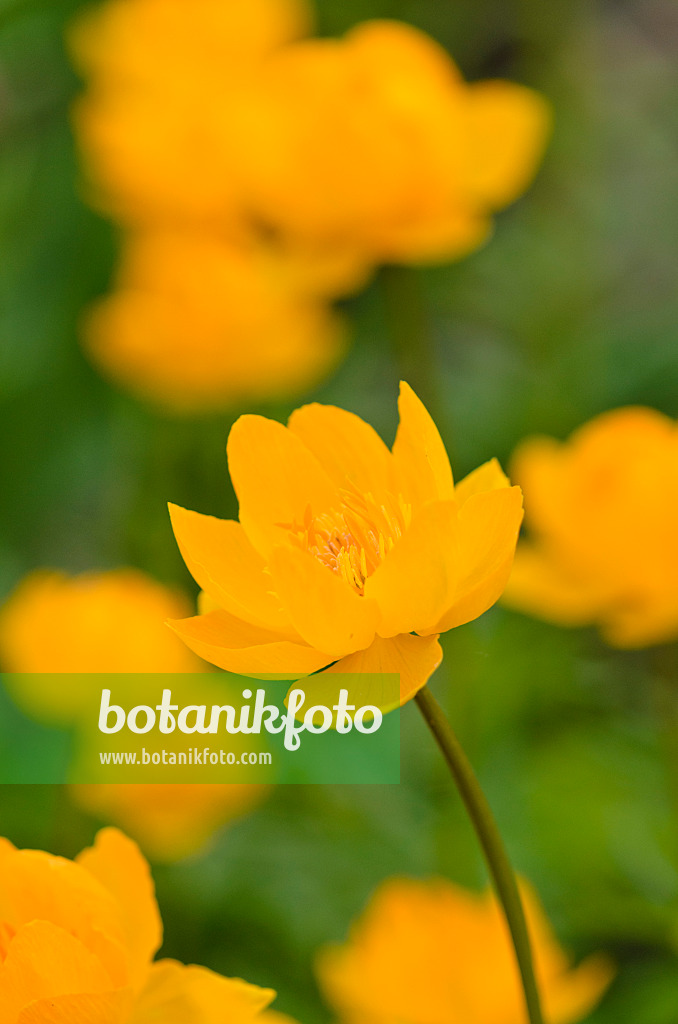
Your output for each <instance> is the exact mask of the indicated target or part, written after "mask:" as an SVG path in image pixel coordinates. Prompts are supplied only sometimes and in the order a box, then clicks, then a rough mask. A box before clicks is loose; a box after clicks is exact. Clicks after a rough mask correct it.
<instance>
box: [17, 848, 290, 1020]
mask: <svg viewBox="0 0 678 1024" xmlns="http://www.w3.org/2000/svg"><path fill="white" fill-rule="evenodd" d="M161 941H162V923H161V920H160V915H159V912H158V906H157V903H156V900H155V895H154V891H153V882H152V880H151V877H150V874H149V870H148V865H147V864H146V862H145V861H144V859H143V857H142V855H141V853H140V852H139V850H138V848H137V847H136V846H135V844H134V843H133V842H132V841H131V840H130V839H127V838H126V837H125V836H124V835H123V834H122V833H121V832H118V831H117V830H116V829H106V830H104V831H103V832H100V833H99V835H98V836H97V839H96V843H95V845H94V846H93V847H92V848H91V849H88V850H85V851H83V853H81V854H80V855H79V856H78V857H76V859H75V861H70V860H65V859H64V858H62V857H52V856H50V855H49V854H47V853H43V852H41V851H36V850H17V849H15V848H14V847H13V846H12V844H11V843H10V842H8V841H7V840H6V839H0V1020H1V1021H2V1024H91V1022H93V1021H96V1024H155V1022H157V1021H162V1024H223V1021H225V1020H228V1021H229V1024H250V1022H254V1021H255V1018H258V1017H259V1015H260V1013H261V1011H262V1010H264V1008H265V1007H266V1006H267V1005H268V1003H269V1002H270V1001H271V999H272V997H273V996H274V993H273V992H271V991H270V990H267V989H261V988H256V987H255V986H253V985H248V984H246V983H245V982H244V981H240V980H235V979H230V978H224V977H222V976H221V975H218V974H214V973H213V972H212V971H209V970H206V969H205V968H204V967H195V966H191V967H185V966H184V965H183V964H179V963H177V962H176V961H174V960H160V961H156V962H152V960H153V956H154V955H155V953H156V951H157V950H158V948H159V946H160V944H161ZM264 1020H265V1017H264ZM264 1020H262V1022H261V1024H264Z"/></svg>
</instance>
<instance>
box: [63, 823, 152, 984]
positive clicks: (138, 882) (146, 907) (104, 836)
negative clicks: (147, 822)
mask: <svg viewBox="0 0 678 1024" xmlns="http://www.w3.org/2000/svg"><path fill="white" fill-rule="evenodd" d="M75 860H76V864H79V865H80V867H82V868H84V869H85V871H87V872H88V873H89V874H90V875H92V876H93V877H94V878H96V879H97V881H99V882H101V884H102V885H103V886H104V887H105V888H106V889H107V890H108V892H110V894H111V895H112V896H113V898H114V899H115V901H116V903H117V905H118V906H119V907H120V909H121V911H122V913H123V926H124V928H125V932H126V936H125V938H126V943H125V945H126V948H127V949H128V950H129V954H130V968H131V981H132V984H135V985H136V984H139V983H140V981H141V978H142V977H143V975H144V973H145V971H146V969H147V966H148V963H149V961H150V960H152V959H153V957H154V955H155V953H156V952H157V951H158V949H159V948H160V944H161V942H162V921H161V920H160V912H159V911H158V904H157V903H156V899H155V887H154V885H153V879H152V878H151V872H150V869H149V866H148V863H147V861H146V859H145V858H144V856H143V854H142V853H141V851H140V849H139V847H138V846H137V844H136V843H135V842H133V841H132V840H131V839H128V838H127V836H126V835H124V834H123V833H122V832H120V831H119V830H118V829H117V828H105V829H102V830H101V831H100V832H99V833H98V834H97V837H96V840H95V842H94V846H92V847H90V848H88V849H86V850H83V851H82V853H80V854H78V856H77V857H76V858H75Z"/></svg>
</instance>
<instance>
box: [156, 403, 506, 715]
mask: <svg viewBox="0 0 678 1024" xmlns="http://www.w3.org/2000/svg"><path fill="white" fill-rule="evenodd" d="M399 410H400V426H399V428H398V433H397V436H396V440H395V444H394V445H393V450H392V451H389V449H388V448H387V447H386V445H385V444H384V443H383V441H382V440H381V439H380V438H379V436H378V435H377V434H376V433H375V431H374V430H373V429H372V428H371V427H370V426H369V425H368V424H367V423H365V422H363V420H361V419H360V418H359V417H358V416H354V415H353V414H352V413H349V412H345V411H344V410H343V409H338V408H335V407H334V406H323V405H307V406H304V407H303V408H301V409H298V410H297V411H296V412H294V413H293V414H292V416H291V417H290V420H289V424H288V426H287V427H284V426H282V425H281V424H280V423H276V422H274V421H273V420H268V419H265V418H264V417H262V416H242V417H241V418H240V419H239V420H238V421H237V422H236V423H235V425H234V426H233V428H232V430H231V433H230V436H229V439H228V461H229V468H230V473H231V478H232V481H233V486H234V488H235V491H236V494H237V496H238V500H239V503H240V522H234V521H231V520H221V519H215V518H213V517H211V516H205V515H199V514H198V513H196V512H189V511H186V510H185V509H182V508H178V507H176V506H174V507H172V509H171V511H172V522H173V526H174V531H175V535H176V537H177V541H178V543H179V547H180V550H181V553H182V555H183V557H184V560H185V562H186V565H187V566H188V568H189V570H190V572H191V573H192V575H193V576H194V578H195V579H196V581H197V583H198V584H199V585H200V586H201V587H202V589H203V590H204V591H205V592H206V594H207V595H208V597H209V599H210V601H211V603H212V606H213V607H214V605H216V606H217V608H216V610H211V611H207V613H206V614H202V615H198V616H196V617H194V618H190V619H184V620H182V621H178V622H177V621H175V622H173V623H172V625H173V627H174V629H175V630H176V632H177V633H178V635H179V636H180V637H181V638H182V639H183V640H184V641H185V642H186V643H187V644H188V646H189V647H190V648H191V649H192V650H194V651H195V652H196V653H197V654H199V655H200V656H201V657H203V658H205V659H206V660H207V661H211V662H212V663H213V664H215V665H219V666H220V667H221V668H224V669H227V670H230V671H233V672H238V673H242V674H244V675H253V676H256V675H265V676H269V677H277V678H281V679H289V678H297V677H300V676H303V675H308V674H309V673H313V672H317V671H318V670H319V669H323V668H326V667H327V666H328V665H331V668H330V669H329V670H328V671H329V672H395V673H399V674H400V687H401V689H400V698H401V702H404V701H406V700H408V699H409V698H410V697H412V696H413V695H414V694H415V693H416V692H417V690H419V689H420V688H421V687H422V686H423V685H424V683H425V682H426V680H427V679H428V678H429V676H430V675H431V674H432V672H433V671H434V670H435V669H436V668H437V666H438V665H439V664H440V661H441V658H442V651H441V649H440V645H439V644H438V635H439V634H440V633H441V632H444V631H445V630H448V629H451V628H452V627H453V626H459V625H461V624H463V623H465V622H469V621H470V620H471V619H475V618H476V617H477V616H479V615H481V614H482V613H483V612H484V611H486V609H487V608H489V607H490V606H491V605H492V604H494V602H495V601H496V600H497V598H498V597H499V595H500V594H501V592H502V590H503V588H504V585H505V583H506V580H507V579H508V575H509V572H510V569H511V563H512V561H513V553H514V549H515V544H516V540H517V536H518V530H519V527H520V522H521V518H522V497H521V493H520V490H519V488H517V487H510V486H509V482H508V480H507V478H506V477H505V476H504V474H503V473H502V471H501V469H500V468H499V466H498V464H497V462H496V461H495V460H493V461H491V462H488V463H486V464H485V465H484V466H481V467H480V468H479V469H477V470H475V472H473V473H471V474H470V476H468V477H466V478H465V479H464V480H462V481H461V483H459V484H458V485H457V486H456V487H455V486H454V484H453V481H452V472H451V469H450V464H449V460H448V457H447V453H446V451H445V448H444V445H443V443H442V440H441V438H440V435H439V434H438V431H437V429H436V427H435V424H434V423H433V421H432V419H431V417H430V416H429V414H428V413H427V411H426V409H425V408H424V406H423V405H422V403H421V402H420V401H419V399H418V398H417V397H416V395H415V394H414V392H413V391H412V390H411V388H410V387H408V385H407V384H403V385H402V386H401V393H400V400H399ZM332 663H335V664H332ZM316 681H317V682H319V680H318V678H317V677H316ZM328 682H329V680H328Z"/></svg>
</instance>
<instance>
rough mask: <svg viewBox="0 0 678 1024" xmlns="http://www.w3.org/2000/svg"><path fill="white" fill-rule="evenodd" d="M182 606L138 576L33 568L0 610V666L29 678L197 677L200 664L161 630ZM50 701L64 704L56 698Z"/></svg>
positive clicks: (128, 571)
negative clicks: (142, 674) (176, 674)
mask: <svg viewBox="0 0 678 1024" xmlns="http://www.w3.org/2000/svg"><path fill="white" fill-rule="evenodd" d="M189 607H190V605H189V603H188V601H186V600H185V598H184V597H183V596H182V595H181V594H179V593H177V592H175V591H172V590H169V589H168V588H167V587H164V586H162V584H160V583H156V581H155V580H152V579H151V578H150V577H149V576H146V575H145V574H144V573H142V572H139V571H138V570H137V569H114V570H112V571H110V572H101V573H84V574H83V575H81V576H75V577H70V576H67V575H66V574H65V573H62V572H56V571H53V570H50V569H39V570H37V571H36V572H33V573H30V574H29V575H28V576H26V577H25V578H24V579H23V580H22V582H21V583H20V584H19V586H18V587H17V588H16V590H15V591H14V593H13V594H12V595H11V597H10V598H9V600H8V601H7V603H6V604H5V606H4V607H3V608H2V610H0V658H1V660H2V666H3V669H4V670H5V671H6V672H36V673H38V672H45V673H47V672H200V671H201V670H202V669H203V668H204V667H205V666H204V664H203V663H202V662H200V661H199V660H198V659H197V658H195V657H193V656H192V655H191V654H189V652H188V651H186V649H185V648H184V647H183V645H182V644H180V643H178V642H177V641H176V640H175V638H174V637H173V636H172V634H171V632H170V630H168V629H167V627H166V625H165V620H166V619H167V617H168V616H169V617H173V616H174V615H177V614H184V613H185V612H187V611H188V609H189ZM55 696H56V699H57V700H58V701H59V702H62V701H63V697H64V695H63V693H61V694H57V695H55ZM59 706H63V705H62V704H61V703H60V704H59ZM46 710H47V709H46Z"/></svg>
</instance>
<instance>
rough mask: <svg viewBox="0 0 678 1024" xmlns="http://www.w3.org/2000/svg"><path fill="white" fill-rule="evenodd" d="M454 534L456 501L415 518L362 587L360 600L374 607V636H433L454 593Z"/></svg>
mask: <svg viewBox="0 0 678 1024" xmlns="http://www.w3.org/2000/svg"><path fill="white" fill-rule="evenodd" d="M457 534H458V528H457V505H456V502H454V501H437V502H434V503H432V504H430V505H426V506H425V507H424V508H422V509H421V510H420V512H419V513H418V514H417V513H415V516H414V519H413V520H412V523H411V525H410V527H409V529H408V530H407V531H406V533H404V534H403V536H402V537H401V538H400V540H399V541H397V543H396V544H395V546H394V547H393V549H392V551H390V552H389V553H388V555H387V556H386V558H385V559H384V561H383V562H382V563H381V565H380V566H379V567H378V568H377V569H376V570H375V572H374V573H373V574H372V575H371V576H370V577H369V579H368V580H367V582H366V584H365V596H366V597H368V598H373V599H374V600H375V601H376V602H377V604H378V605H379V611H380V619H379V624H378V626H377V632H378V633H379V636H382V637H392V636H396V635H397V634H398V633H411V632H413V631H414V632H422V633H428V632H431V633H432V632H434V629H433V626H434V624H435V623H436V622H437V621H438V620H439V619H440V617H441V616H442V615H443V613H444V612H445V610H446V609H447V608H449V605H450V601H451V600H452V596H453V593H454V584H455V581H456V579H457V568H456V566H457V562H458V561H459V557H458V555H457V544H458V541H457Z"/></svg>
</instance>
